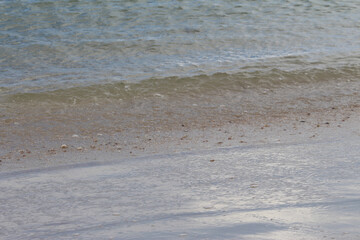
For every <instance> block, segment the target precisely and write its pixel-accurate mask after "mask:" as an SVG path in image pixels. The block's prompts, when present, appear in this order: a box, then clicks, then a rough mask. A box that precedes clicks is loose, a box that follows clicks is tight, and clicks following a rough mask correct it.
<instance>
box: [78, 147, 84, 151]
mask: <svg viewBox="0 0 360 240" xmlns="http://www.w3.org/2000/svg"><path fill="white" fill-rule="evenodd" d="M76 150H79V151H81V150H84V148H83V147H77V148H76Z"/></svg>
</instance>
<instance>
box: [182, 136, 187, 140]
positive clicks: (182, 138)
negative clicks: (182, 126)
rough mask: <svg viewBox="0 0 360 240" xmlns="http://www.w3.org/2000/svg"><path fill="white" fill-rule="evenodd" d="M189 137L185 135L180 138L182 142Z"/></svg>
mask: <svg viewBox="0 0 360 240" xmlns="http://www.w3.org/2000/svg"><path fill="white" fill-rule="evenodd" d="M187 137H188V135H185V136H183V137H182V138H180V140H184V139H185V138H187Z"/></svg>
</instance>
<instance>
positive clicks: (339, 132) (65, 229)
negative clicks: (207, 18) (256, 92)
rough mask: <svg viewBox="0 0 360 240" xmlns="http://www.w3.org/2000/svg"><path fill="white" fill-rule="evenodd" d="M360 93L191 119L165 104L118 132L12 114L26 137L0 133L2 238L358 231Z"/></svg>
mask: <svg viewBox="0 0 360 240" xmlns="http://www.w3.org/2000/svg"><path fill="white" fill-rule="evenodd" d="M356 101H357V98H356V97H354V98H353V102H352V104H349V101H348V102H347V103H348V104H347V105H341V101H340V104H339V103H337V102H336V101H333V102H330V103H328V104H329V106H330V107H324V108H320V107H318V108H315V107H313V108H309V107H303V108H301V107H299V108H297V109H294V110H291V109H288V110H287V111H283V109H282V108H281V106H279V108H278V111H272V112H271V113H270V112H269V111H265V112H263V113H262V112H261V111H258V112H253V113H251V112H247V113H246V112H245V113H243V115H236V114H235V113H234V111H232V110H231V109H230V108H228V107H226V106H225V105H224V106H219V107H217V108H212V110H209V109H210V108H207V109H205V110H204V111H201V110H200V111H197V112H193V111H192V109H195V108H197V107H198V106H199V105H191V107H190V108H192V109H190V110H189V112H187V113H185V114H184V115H183V118H179V117H178V116H176V115H175V113H176V112H173V113H171V114H168V115H166V113H165V114H164V112H166V110H168V109H169V108H166V105H157V106H159V111H160V113H159V115H157V118H155V117H154V115H147V116H144V119H146V121H148V122H147V123H146V122H145V121H143V120H142V119H140V120H139V119H138V116H139V115H136V116H135V118H134V119H138V120H134V121H133V122H132V121H128V123H131V124H137V123H139V122H142V123H144V122H145V123H144V124H143V125H141V126H140V125H138V127H132V128H131V127H127V128H122V129H121V130H119V131H118V132H116V131H115V130H114V129H115V128H117V127H119V126H120V125H117V126H114V127H109V128H104V127H99V125H96V121H94V119H92V121H93V122H94V125H93V126H90V128H92V129H90V128H88V129H86V128H84V131H82V132H79V131H74V129H77V130H78V129H79V128H76V126H80V125H76V123H73V124H68V123H69V122H66V120H64V119H61V121H62V122H60V123H61V124H59V122H57V123H56V125H55V124H54V125H53V126H50V124H49V125H46V119H42V121H40V122H41V124H42V125H41V127H39V128H38V129H44V126H49V128H50V129H52V130H53V132H52V135H49V134H48V133H47V131H44V130H43V131H37V130H38V129H37V128H36V124H37V123H38V122H39V119H35V120H34V119H33V120H32V121H28V122H27V124H29V125H28V126H31V128H26V129H25V127H24V126H26V124H25V125H24V124H23V122H22V121H23V119H25V118H21V116H26V114H28V115H27V117H29V114H30V111H29V112H26V114H25V115H21V116H20V115H18V118H17V120H4V121H5V123H6V124H7V126H9V125H10V124H11V127H9V128H8V130H6V131H5V130H4V131H3V132H2V134H7V136H11V134H18V135H14V136H15V137H14V138H13V139H15V140H14V142H15V143H17V144H19V143H20V141H19V140H20V139H21V141H23V142H22V144H21V145H17V146H16V145H11V144H6V143H4V142H5V140H4V138H3V139H2V146H5V147H7V148H5V149H6V150H7V152H4V154H3V155H2V159H1V160H2V161H1V173H0V182H1V184H0V186H1V187H0V190H1V192H2V194H1V198H0V212H1V216H0V217H1V219H0V223H1V224H0V232H1V235H0V237H1V238H2V239H29V238H31V239H49V238H53V239H54V238H56V239H98V238H103V239H357V238H360V231H359V230H358V225H359V223H360V222H359V218H358V216H359V211H358V209H359V207H360V206H359V204H360V201H359V199H360V196H359V191H358V190H359V189H358V188H359V180H360V179H359V176H358V167H359V160H360V159H359V156H360V152H359V149H360V125H359V124H358V119H360V118H359V117H360V111H359V107H358V105H357V104H356ZM149 104H152V105H153V106H156V104H155V105H154V103H149ZM167 104H168V103H167ZM199 104H201V103H199ZM103 106H104V105H103ZM112 106H114V105H112ZM187 106H188V105H187ZM177 109H179V108H177ZM75 110H77V111H78V112H80V113H81V111H79V108H77V109H75ZM107 110H108V109H107ZM272 110H273V109H272ZM151 111H152V110H151ZM71 112H72V110H71V109H70V110H69V109H68V111H67V112H64V114H65V113H66V114H65V115H64V116H67V117H69V116H71V117H73V118H75V117H76V115H74V114H73V115H69V114H71ZM104 112H106V111H103V112H102V111H100V110H99V111H97V114H98V115H96V116H97V117H100V116H102V117H104V116H106V115H103V114H104ZM149 112H150V111H149ZM100 113H101V114H102V115H99V114H100ZM52 114H53V113H52ZM153 114H156V111H153ZM41 116H42V117H43V116H44V115H41ZM45 116H46V114H45ZM51 116H52V117H54V116H55V115H51ZM51 116H50V117H51ZM58 116H61V115H58ZM77 116H79V115H77ZM80 116H81V115H80ZM93 116H94V115H93ZM159 116H160V117H159ZM130 117H131V116H130ZM104 118H105V117H104ZM104 118H102V120H103V121H104ZM115 118H116V117H115ZM115 118H114V119H115ZM8 119H10V118H8ZM27 119H30V118H27ZM50 119H51V118H50ZM109 119H110V118H109ZM109 119H108V121H110V122H111V123H113V120H111V119H110V120H109ZM150 119H152V120H153V121H150ZM51 120H52V119H51ZM127 120H129V119H127ZM59 121H60V120H59ZM49 122H50V121H49ZM85 122H86V121H85ZM2 126H4V125H2ZM59 126H60V127H59ZM108 126H110V125H108ZM128 126H129V125H128ZM51 127H52V128H51ZM88 127H89V126H88ZM3 129H4V128H3ZM9 129H10V130H11V131H10V130H9ZM20 130H21V131H20ZM91 130H92V131H91ZM54 132H55V133H56V134H54ZM87 133H89V134H87ZM115 133H116V134H115ZM19 134H20V135H19ZM34 136H37V137H36V138H34ZM51 136H52V137H51ZM26 137H30V138H31V141H28V142H25V141H24V140H26V139H27V138H26ZM6 139H7V140H11V139H12V138H11V137H10V138H6ZM9 142H10V141H9ZM14 142H12V143H14ZM39 144H41V145H39ZM9 146H10V147H11V148H9ZM21 146H22V147H21ZM11 149H12V150H11Z"/></svg>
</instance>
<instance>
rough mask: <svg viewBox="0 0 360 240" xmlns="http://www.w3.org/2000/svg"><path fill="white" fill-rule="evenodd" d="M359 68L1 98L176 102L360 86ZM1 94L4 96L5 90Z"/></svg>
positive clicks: (202, 78) (246, 74)
mask: <svg viewBox="0 0 360 240" xmlns="http://www.w3.org/2000/svg"><path fill="white" fill-rule="evenodd" d="M359 79H360V68H359V67H357V66H344V67H341V68H325V69H303V70H293V71H284V70H280V69H268V70H264V69H263V70H262V71H259V70H254V71H247V72H244V71H242V72H239V73H233V74H229V73H215V74H212V75H197V76H191V77H166V78H150V79H147V80H144V81H141V82H138V83H131V82H117V83H106V84H94V85H88V86H78V87H70V88H66V89H57V90H49V91H40V92H30V93H14V94H4V95H3V97H2V101H3V102H19V103H20V102H29V101H30V102H31V101H35V102H59V103H61V102H62V103H72V102H73V101H74V99H75V100H76V101H96V100H97V99H122V100H129V99H133V98H144V99H146V98H151V97H153V96H172V97H176V98H184V97H189V96H192V97H201V96H211V95H214V96H215V95H221V94H222V93H224V92H237V93H238V94H241V93H242V92H244V91H247V92H248V91H254V92H256V91H266V90H273V89H277V88H293V87H296V86H306V85H310V86H316V85H317V84H319V83H321V84H322V83H325V84H326V83H328V84H337V83H343V82H355V83H359ZM1 91H3V92H6V89H4V88H3V89H2V90H0V93H1Z"/></svg>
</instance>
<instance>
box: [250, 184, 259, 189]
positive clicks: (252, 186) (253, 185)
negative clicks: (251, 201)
mask: <svg viewBox="0 0 360 240" xmlns="http://www.w3.org/2000/svg"><path fill="white" fill-rule="evenodd" d="M257 187H258V185H257V184H250V188H257Z"/></svg>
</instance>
